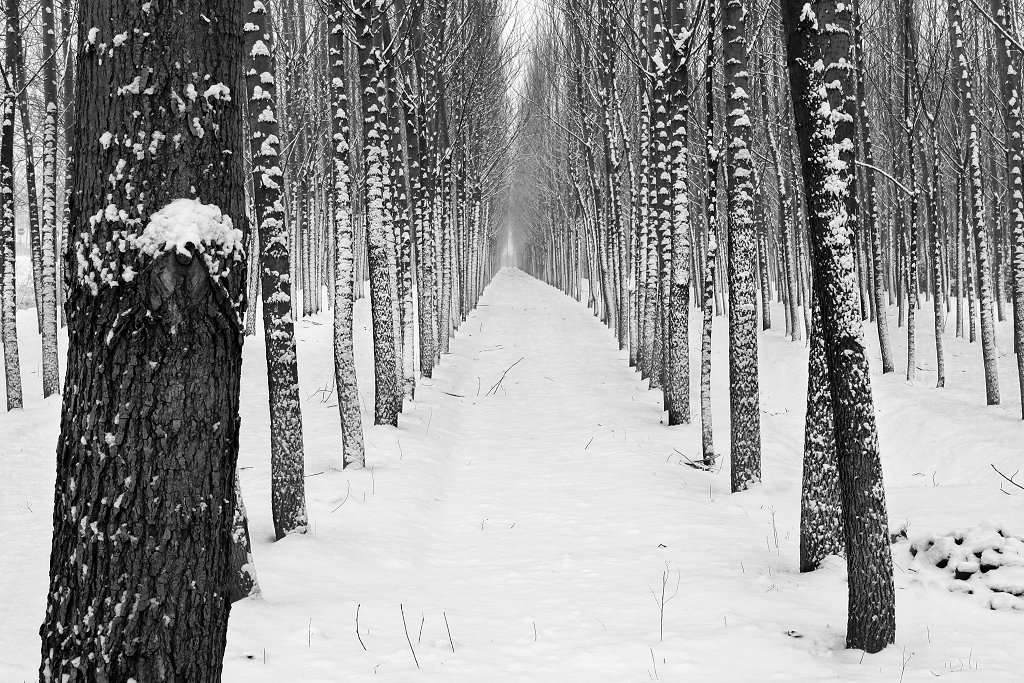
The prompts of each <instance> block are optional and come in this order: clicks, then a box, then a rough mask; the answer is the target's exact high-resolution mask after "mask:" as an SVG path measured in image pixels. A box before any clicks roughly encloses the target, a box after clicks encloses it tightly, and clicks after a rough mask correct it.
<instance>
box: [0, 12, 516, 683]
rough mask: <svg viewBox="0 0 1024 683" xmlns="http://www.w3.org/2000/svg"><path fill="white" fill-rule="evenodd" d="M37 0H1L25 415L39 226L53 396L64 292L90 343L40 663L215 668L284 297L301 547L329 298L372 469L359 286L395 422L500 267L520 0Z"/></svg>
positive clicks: (291, 522)
mask: <svg viewBox="0 0 1024 683" xmlns="http://www.w3.org/2000/svg"><path fill="white" fill-rule="evenodd" d="M34 9H35V8H33V12H32V13H29V14H28V15H26V14H24V13H23V11H22V8H20V7H19V4H18V0H10V1H9V2H7V3H6V14H5V19H6V44H5V53H4V70H3V93H2V99H0V104H2V107H3V109H2V112H0V113H2V116H3V135H2V139H0V142H2V149H0V179H2V181H3V195H2V198H3V203H2V207H0V208H2V211H0V218H2V222H0V249H2V259H0V261H2V265H3V271H2V272H3V278H2V282H3V285H2V287H3V289H2V296H3V306H2V314H3V318H2V322H3V325H2V329H3V339H4V351H5V361H6V368H7V373H8V375H7V380H8V381H7V396H8V407H9V408H16V407H20V405H21V398H20V396H21V385H20V374H19V368H18V356H17V336H16V318H15V312H16V285H15V277H14V276H15V273H14V267H15V252H16V249H15V245H16V240H15V234H16V230H18V229H19V226H20V225H26V226H27V228H28V230H27V232H28V234H29V237H30V244H31V253H30V255H31V257H32V267H33V275H34V289H35V294H36V300H37V310H39V311H40V319H39V325H40V329H41V331H42V340H43V365H44V372H43V379H44V394H47V395H48V394H49V393H52V392H55V391H57V390H58V389H59V386H58V385H59V383H58V377H57V370H58V368H57V346H56V340H57V329H58V324H59V323H58V320H59V317H60V316H58V294H59V296H60V298H61V300H62V301H65V304H64V311H63V313H64V315H63V320H64V322H65V323H66V325H67V334H68V341H69V350H68V357H67V375H66V383H65V386H64V404H63V413H62V422H61V435H60V440H59V443H58V449H57V451H58V452H57V474H58V476H57V482H56V490H55V507H54V536H53V546H52V554H51V564H50V589H49V593H48V597H47V611H46V619H45V622H44V624H43V626H42V628H41V635H42V641H43V646H42V665H41V669H40V676H41V678H44V679H46V680H50V679H60V680H70V681H75V680H90V681H91V680H118V681H124V680H132V679H134V680H147V681H148V680H189V681H204V680H217V679H218V678H219V673H220V666H221V657H222V655H223V649H224V638H225V634H226V627H227V616H228V611H229V606H230V602H231V601H232V600H234V599H238V598H239V597H244V596H246V595H249V594H252V592H253V591H255V590H256V586H255V575H254V573H253V572H252V557H251V553H250V550H249V542H248V534H247V530H246V526H247V525H246V519H245V513H244V506H243V505H242V503H241V498H240V492H239V491H238V489H237V478H236V475H235V466H236V461H237V456H238V434H239V419H238V403H239V393H238V392H239V377H240V368H241V349H242V342H243V338H244V335H245V334H246V333H247V332H248V333H250V334H254V333H257V332H259V328H258V327H257V326H256V324H255V323H256V318H257V316H258V315H259V314H260V313H261V314H262V316H261V317H262V322H263V325H262V334H263V336H264V340H265V346H266V358H267V366H268V381H269V389H270V415H271V459H272V461H271V464H272V501H271V506H272V512H273V521H274V527H275V531H276V534H277V536H278V538H282V537H284V536H286V535H288V534H292V533H302V532H304V531H305V529H306V525H307V515H306V506H305V494H304V484H303V481H304V456H303V445H302V416H301V409H300V400H299V399H300V397H299V393H298V370H297V363H298V359H297V353H296V344H295V338H294V319H295V316H296V315H297V314H314V313H318V312H320V311H321V310H323V309H325V308H328V307H330V308H332V309H333V322H334V331H335V334H334V351H335V353H334V358H335V378H336V390H337V393H338V399H339V400H338V404H339V410H340V415H339V417H340V421H341V426H342V441H343V443H342V444H339V451H340V452H342V453H343V454H344V455H343V465H344V466H345V467H361V466H363V464H364V458H365V455H364V452H365V449H364V445H363V435H362V430H363V425H362V416H361V410H360V400H359V394H358V384H357V380H356V372H355V364H354V354H353V325H352V315H353V304H354V300H355V299H356V298H357V297H359V296H362V295H363V291H364V287H363V285H364V283H368V291H369V296H370V307H371V323H372V331H373V349H374V396H375V400H374V421H375V423H377V424H385V425H397V424H398V420H399V415H400V414H401V412H402V408H403V403H404V402H405V401H406V400H409V399H411V398H412V396H413V395H414V392H415V387H416V381H417V378H418V377H430V376H431V374H432V372H433V368H434V367H435V366H436V364H437V362H438V361H439V359H440V357H441V355H442V354H443V353H445V352H446V351H447V350H448V344H449V340H450V338H451V335H452V333H453V332H454V330H455V328H456V327H457V325H458V324H459V322H461V321H462V320H463V319H464V318H465V316H466V315H467V314H468V313H469V311H470V310H471V309H472V307H473V306H474V305H475V303H476V301H477V300H478V298H479V296H480V294H481V292H482V290H483V287H484V286H485V284H486V282H487V281H488V280H489V279H490V277H491V275H492V274H493V270H494V269H495V268H496V267H497V263H498V256H497V252H498V250H499V246H498V243H499V241H501V240H500V239H499V234H500V233H501V230H502V228H503V226H504V222H505V216H506V215H507V212H508V186H509V183H508V176H509V169H510V163H509V159H510V154H511V142H512V139H513V129H514V125H513V124H514V122H513V114H514V112H513V111H512V106H511V101H510V100H509V99H508V97H509V95H508V87H509V78H510V71H509V64H508V61H509V60H508V54H507V47H506V44H505V42H504V41H503V38H502V33H503V30H504V28H505V13H504V9H503V7H502V6H501V4H500V2H499V0H483V1H480V0H472V1H471V0H396V2H394V3H381V2H377V1H376V0H355V2H352V1H351V0H338V1H337V2H332V3H327V4H313V3H306V2H304V0H285V1H283V2H279V3H278V2H263V1H262V0H244V1H239V0H204V1H203V2H196V1H194V0H176V1H175V2H173V3H171V4H169V5H163V4H158V3H142V4H139V3H132V2H121V1H120V0H116V1H115V2H114V3H113V4H111V3H109V2H96V1H92V0H86V1H85V2H82V3H80V6H77V7H75V6H73V5H71V4H70V3H69V4H66V5H64V6H62V7H61V8H60V13H59V18H60V21H59V22H58V21H56V19H57V16H56V14H55V10H56V8H55V6H54V4H53V0H44V2H43V4H42V5H41V8H40V11H39V12H38V13H37V12H35V11H34ZM37 36H41V37H42V41H41V42H37V41H36V40H35V38H36V37H37ZM26 37H27V39H26ZM37 46H40V47H39V48H38V49H37ZM40 139H41V140H42V147H41V149H42V155H41V156H40V155H39V154H38V149H39V145H38V144H35V143H37V141H38V140H40ZM37 169H41V170H42V178H41V182H37V176H36V170H37ZM23 221H24V222H23ZM502 246H503V244H502ZM59 252H63V254H64V258H63V259H62V263H59V266H60V268H58V259H56V257H55V255H56V253H59ZM58 271H62V280H63V284H64V286H63V287H60V288H58V287H57V281H58ZM58 289H59V292H58Z"/></svg>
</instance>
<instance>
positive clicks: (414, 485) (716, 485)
mask: <svg viewBox="0 0 1024 683" xmlns="http://www.w3.org/2000/svg"><path fill="white" fill-rule="evenodd" d="M929 308H930V307H929V306H927V305H926V306H925V307H924V308H923V309H922V310H921V312H920V315H919V316H918V318H919V321H918V325H919V327H918V357H919V363H918V365H919V368H920V369H919V372H918V377H917V381H916V382H915V383H913V384H910V383H908V382H907V381H906V379H905V376H904V373H905V363H906V361H905V347H906V343H905V340H902V339H899V337H901V336H903V335H905V331H904V330H901V329H897V328H896V326H895V316H894V315H891V316H890V321H891V327H892V331H893V334H894V341H895V342H896V349H897V352H898V353H900V354H904V355H901V356H898V358H897V368H898V371H897V373H894V374H890V375H887V376H884V377H883V376H881V375H880V374H878V372H877V371H878V369H879V368H880V361H879V359H878V353H877V337H875V336H873V335H874V326H873V325H870V326H867V327H866V329H865V333H866V335H867V338H868V341H869V346H870V351H871V354H872V356H871V360H872V369H873V371H874V372H873V375H872V381H873V384H874V389H875V397H876V402H877V412H878V418H879V430H880V440H881V451H882V457H883V459H884V470H885V481H886V490H887V496H888V504H889V512H890V519H891V526H892V530H893V532H896V531H898V530H899V529H900V528H902V527H907V535H908V536H909V538H910V540H914V539H916V538H918V537H921V536H928V535H941V534H948V533H950V532H951V531H953V530H954V529H969V528H972V527H976V526H977V525H978V524H979V523H982V522H984V521H986V520H987V521H989V522H991V523H993V524H1001V523H1006V524H1011V525H1015V526H1011V527H1010V528H1011V529H1012V530H1013V531H1014V532H1015V533H1018V534H1020V533H1024V528H1022V527H1024V524H1022V519H1024V517H1022V512H1024V496H1020V495H1016V496H1011V495H1004V494H1003V493H1001V492H1000V481H1001V480H1000V478H999V476H998V475H997V474H996V473H995V472H994V471H993V470H992V468H991V466H990V465H992V464H994V465H995V466H997V467H999V468H1000V469H1002V470H1003V471H1007V472H1008V473H1012V472H1013V471H1015V470H1016V469H1017V468H1019V467H1021V465H1022V464H1024V456H1022V449H1021V443H1022V438H1024V423H1022V421H1021V420H1020V402H1019V399H1018V396H1017V387H1016V382H1015V381H1014V377H1015V363H1014V359H1013V356H1012V354H1011V353H1009V350H1010V328H1009V326H1008V325H1002V326H1001V327H1000V328H999V332H1000V335H1001V337H1000V350H1001V353H1000V376H1001V378H1002V380H1003V398H1004V404H1003V405H1002V406H996V407H986V406H985V405H984V386H983V380H982V374H981V369H982V363H981V349H980V346H979V345H978V344H973V345H970V344H968V343H967V342H966V341H964V340H961V339H953V337H952V332H953V324H952V321H950V325H949V326H948V330H949V333H947V334H946V335H945V340H946V352H947V382H946V384H947V386H946V388H944V389H935V388H933V387H934V383H935V382H934V346H933V337H932V336H931V335H930V331H931V317H930V310H929ZM772 312H773V315H775V316H776V320H775V326H774V329H773V330H771V331H769V332H767V333H765V334H763V335H761V337H760V372H761V411H762V436H763V444H764V446H763V449H764V456H763V457H764V465H763V470H764V472H763V474H764V484H763V485H762V486H759V487H756V488H755V489H753V490H751V491H747V492H744V493H741V494H730V493H729V473H728V460H727V458H722V460H723V463H722V467H721V468H720V469H718V470H717V471H714V472H703V471H698V470H695V469H693V468H691V467H689V466H687V465H686V461H687V459H693V460H696V459H697V458H698V457H699V455H700V426H699V425H700V422H699V404H698V403H697V402H696V397H697V396H698V395H699V394H698V393H697V382H696V379H697V378H696V376H695V377H694V387H693V388H694V392H693V396H694V398H695V402H694V423H693V424H692V425H686V426H679V427H672V428H669V427H667V426H666V425H665V424H663V423H661V422H660V420H661V419H662V413H661V411H660V408H661V406H660V403H661V396H660V393H659V392H654V391H649V390H648V389H647V388H646V385H647V383H646V382H645V381H641V379H640V376H639V375H638V374H637V373H635V372H634V371H633V370H632V369H630V368H629V367H628V365H627V358H626V354H625V352H623V351H619V350H618V349H617V347H616V344H615V342H614V339H613V337H612V334H611V333H610V332H609V331H608V330H607V329H606V328H605V327H604V326H603V325H602V324H601V323H600V322H599V321H598V320H597V319H595V318H594V316H593V315H592V314H591V312H590V311H589V310H588V309H587V308H586V307H585V306H584V305H583V304H581V303H579V302H576V301H573V300H572V299H570V298H568V297H566V296H564V295H562V294H561V293H559V292H557V291H556V290H554V289H552V288H551V287H548V286H547V285H544V284H542V283H540V282H538V281H537V280H534V279H532V278H529V277H528V276H526V275H525V274H524V273H522V272H519V271H516V270H508V269H506V270H503V271H502V272H501V273H500V274H499V275H498V276H497V277H496V278H495V280H494V282H492V283H491V285H490V286H489V287H488V289H487V291H486V293H485V295H484V297H483V299H482V301H481V304H480V307H479V308H478V309H477V310H476V311H475V312H473V313H472V314H471V315H470V316H469V318H468V320H467V321H466V322H465V323H463V325H462V327H461V328H460V330H459V332H458V333H457V335H456V337H455V339H454V340H453V341H452V345H451V353H450V355H447V356H445V357H444V358H443V359H442V360H441V363H440V366H439V367H438V369H437V371H436V372H435V374H434V378H433V379H424V380H422V381H421V382H420V384H419V387H418V390H417V395H416V400H415V401H412V402H407V404H406V408H405V412H404V413H403V415H402V417H401V424H400V426H399V428H398V429H394V428H389V427H374V426H370V425H369V422H371V421H372V415H370V414H369V413H368V412H367V409H368V408H370V407H372V405H373V401H372V398H373V396H372V390H373V386H372V384H373V383H372V381H371V378H372V375H371V367H372V354H371V349H370V334H369V329H368V313H367V301H366V300H365V299H364V300H361V301H360V302H358V304H357V311H356V329H357V348H356V354H357V364H358V369H359V373H360V378H361V380H362V398H363V401H364V419H365V420H366V421H367V431H366V440H367V464H368V468H367V469H366V470H364V471H341V470H340V463H341V452H340V447H339V443H340V428H339V417H338V409H337V401H336V396H335V394H334V393H333V389H332V384H333V382H332V377H333V365H332V347H331V341H330V340H331V334H332V330H331V318H330V314H329V313H327V314H325V315H322V316H316V317H313V318H309V319H305V320H301V321H299V322H298V323H297V335H298V340H299V359H300V364H299V366H300V380H301V386H302V390H303V394H302V398H303V419H304V421H305V431H306V437H305V447H306V463H307V479H306V484H307V498H308V505H309V512H310V520H311V526H310V532H309V533H308V534H306V535H302V536H292V537H289V538H286V539H284V540H283V541H280V542H276V543H275V542H274V541H273V527H272V524H271V521H270V513H269V488H270V473H269V465H268V455H269V445H268V443H269V436H268V424H269V416H268V410H267V388H266V370H265V364H264V362H263V354H264V347H263V345H262V341H261V338H260V337H259V335H258V336H257V337H256V338H249V339H248V340H247V341H246V347H245V364H244V367H243V399H242V453H241V459H240V467H241V468H242V471H241V478H242V479H241V481H242V488H243V493H244V496H245V502H246V504H247V507H248V512H249V515H250V531H251V533H252V537H253V544H254V555H255V563H256V571H257V576H258V579H259V583H260V586H261V588H262V592H263V595H262V598H260V599H250V600H246V601H243V602H241V603H238V604H236V605H235V607H234V608H233V610H232V615H231V621H230V628H229V634H228V645H227V652H226V655H225V662H224V678H225V680H227V681H267V682H271V681H274V682H278V681H347V680H369V679H374V680H391V681H410V680H430V681H450V680H452V681H454V680H457V681H473V682H483V681H487V682H491V681H506V680H508V681H588V682H589V681H641V680H663V681H681V680H707V681H763V680H808V681H809V680H829V679H836V678H841V679H843V680H885V681H914V680H918V681H921V680H932V679H934V678H936V677H945V676H952V677H954V678H955V679H957V680H959V679H961V678H969V679H971V680H978V681H1001V680H1007V681H1009V680H1020V679H1021V677H1022V675H1024V674H1022V669H1021V664H1020V657H1019V652H1020V650H1019V648H1020V636H1021V634H1022V633H1024V613H1022V612H1018V611H1013V610H1007V611H1003V610H991V609H989V608H988V607H987V605H986V603H985V602H984V601H983V600H982V599H980V598H979V596H978V595H965V594H962V593H957V592H950V590H949V581H948V580H946V579H945V578H944V576H945V575H943V574H941V573H938V572H927V571H924V570H920V571H919V567H918V566H917V565H916V564H915V563H914V561H913V560H912V558H911V556H910V553H909V543H908V542H906V541H901V542H900V543H897V544H896V545H895V546H894V554H893V557H894V561H895V564H896V570H895V572H896V574H895V580H896V588H897V593H896V595H897V624H898V632H897V639H896V645H895V646H894V647H891V648H888V649H887V650H885V651H883V652H882V653H880V654H876V655H864V654H863V653H862V652H860V651H849V650H845V649H844V638H845V630H846V583H845V581H846V579H845V567H844V565H843V563H842V562H841V561H833V562H830V563H828V565H827V566H826V567H825V568H824V569H821V570H819V571H817V572H814V573H811V574H800V573H799V572H798V571H797V554H798V546H799V499H800V477H801V458H802V452H803V445H802V444H803V414H804V401H805V392H806V357H807V351H806V347H805V345H804V344H802V343H794V342H791V341H788V340H787V339H786V338H785V336H784V335H783V333H782V332H781V331H780V330H781V328H782V327H783V325H782V318H781V315H782V309H781V308H780V307H778V306H775V307H773V309H772ZM893 312H894V311H890V313H893ZM32 315H33V312H31V311H28V312H25V313H24V316H25V317H24V318H23V319H22V320H21V321H20V324H21V328H20V329H21V330H22V332H23V335H24V336H23V346H22V349H23V358H24V363H23V368H24V376H25V386H26V396H27V397H28V401H27V407H26V409H25V410H23V411H18V412H16V413H12V414H5V415H2V416H0V449H2V451H0V557H2V560H0V681H18V680H33V679H35V677H36V670H37V666H38V661H39V654H38V652H39V640H38V636H37V629H38V624H39V623H40V621H41V619H42V615H43V607H44V601H45V592H46V586H47V563H48V555H49V538H50V530H51V526H50V525H51V514H52V512H51V511H52V502H51V499H52V495H53V494H52V491H53V479H54V464H53V452H54V444H55V442H56V436H57V431H58V418H59V411H60V405H59V399H57V398H56V397H54V398H51V399H48V400H46V401H43V400H42V399H41V398H38V397H36V392H37V384H38V379H39V374H38V372H39V371H38V367H37V366H38V356H39V354H38V350H37V349H38V342H37V338H36V337H35V336H34V335H33V334H30V331H31V330H32V328H33V324H32V323H33V320H32ZM696 325H697V317H696V315H695V316H694V317H693V318H692V323H691V326H692V331H693V332H694V334H693V342H692V343H693V346H692V351H691V353H692V354H693V355H692V358H693V359H694V366H693V367H694V374H695V375H698V374H699V373H697V372H696V369H697V367H699V365H698V364H697V360H698V359H699V339H698V337H697V335H696V331H697V328H696ZM715 325H716V327H715V345H716V347H715V369H714V391H713V400H714V404H715V420H716V424H715V438H716V444H717V445H718V448H719V450H720V451H723V452H724V451H726V450H727V447H728V434H729V431H728V429H729V424H728V366H727V353H726V351H727V330H726V327H725V321H724V320H723V319H721V318H719V319H716V321H715ZM1006 488H1009V487H1006ZM1019 493H1024V492H1019ZM663 596H664V597H663ZM357 616H358V631H357V626H356V620H357ZM403 620H404V623H403ZM417 667H418V668H419V671H417Z"/></svg>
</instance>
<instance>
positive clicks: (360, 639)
mask: <svg viewBox="0 0 1024 683" xmlns="http://www.w3.org/2000/svg"><path fill="white" fill-rule="evenodd" d="M362 606H363V605H362V603H359V604H358V605H356V638H358V639H359V644H360V645H362V646H363V650H366V643H364V642H363V637H362V636H361V635H359V608H360V607H362Z"/></svg>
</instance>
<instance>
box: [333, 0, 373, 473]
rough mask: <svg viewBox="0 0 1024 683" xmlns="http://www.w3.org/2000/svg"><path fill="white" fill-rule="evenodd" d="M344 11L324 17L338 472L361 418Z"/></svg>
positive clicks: (339, 7)
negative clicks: (339, 453) (329, 100)
mask: <svg viewBox="0 0 1024 683" xmlns="http://www.w3.org/2000/svg"><path fill="white" fill-rule="evenodd" d="M344 19H345V7H344V5H343V4H342V3H341V2H336V3H335V4H334V5H332V7H331V11H330V17H329V21H330V29H329V30H330V36H329V50H330V60H331V66H330V69H331V71H330V73H331V94H332V106H333V109H334V116H333V117H332V121H333V124H332V128H331V133H332V159H333V162H334V240H335V265H334V267H335V271H334V381H335V385H336V386H337V391H338V410H339V411H340V413H341V441H342V447H343V449H344V455H343V461H342V462H343V465H344V467H362V466H363V465H364V464H365V461H366V455H365V451H364V447H363V418H362V414H361V412H360V410H359V386H358V384H357V383H356V364H355V351H354V348H355V347H354V342H353V338H352V307H353V303H354V301H353V296H352V290H353V275H354V272H353V267H352V263H353V247H352V242H353V239H352V202H351V201H350V196H349V186H350V185H351V182H352V178H351V177H350V172H349V152H350V149H351V148H350V145H349V137H350V133H351V131H350V130H349V116H348V94H347V93H348V84H347V79H346V71H345V60H344V55H345V40H344V31H345V23H344Z"/></svg>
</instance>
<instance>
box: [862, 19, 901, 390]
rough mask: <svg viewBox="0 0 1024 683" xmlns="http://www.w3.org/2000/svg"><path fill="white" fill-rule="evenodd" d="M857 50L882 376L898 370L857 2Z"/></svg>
mask: <svg viewBox="0 0 1024 683" xmlns="http://www.w3.org/2000/svg"><path fill="white" fill-rule="evenodd" d="M853 11H854V24H853V32H854V33H853V35H854V48H855V50H856V55H857V102H858V103H859V105H860V109H859V111H858V113H857V120H858V123H859V124H860V125H859V134H860V144H861V149H862V150H863V154H864V163H865V164H866V165H867V166H866V168H865V169H864V177H865V179H866V183H865V184H866V187H865V190H864V196H865V198H866V199H867V211H866V212H861V214H860V215H861V216H862V219H861V220H862V221H863V220H864V218H863V217H864V216H865V214H866V220H867V228H868V229H867V233H868V242H869V248H870V253H871V262H872V267H873V268H874V271H875V281H874V287H873V289H872V295H873V297H874V302H875V326H876V328H875V329H876V330H877V332H878V346H879V349H880V352H881V355H882V374H886V373H889V372H893V371H894V370H895V369H896V366H895V365H894V364H893V360H892V355H893V354H892V340H891V338H890V337H889V318H888V316H887V315H886V300H885V278H884V277H883V275H882V274H883V272H884V271H885V268H884V261H883V258H882V237H881V235H882V231H881V226H880V223H881V220H882V219H881V217H880V216H879V213H878V187H877V183H876V178H875V157H874V153H873V150H874V147H873V144H872V139H871V119H870V118H869V116H868V98H867V92H866V88H865V85H864V69H865V66H864V38H863V19H862V18H861V16H860V0H854V2H853Z"/></svg>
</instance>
